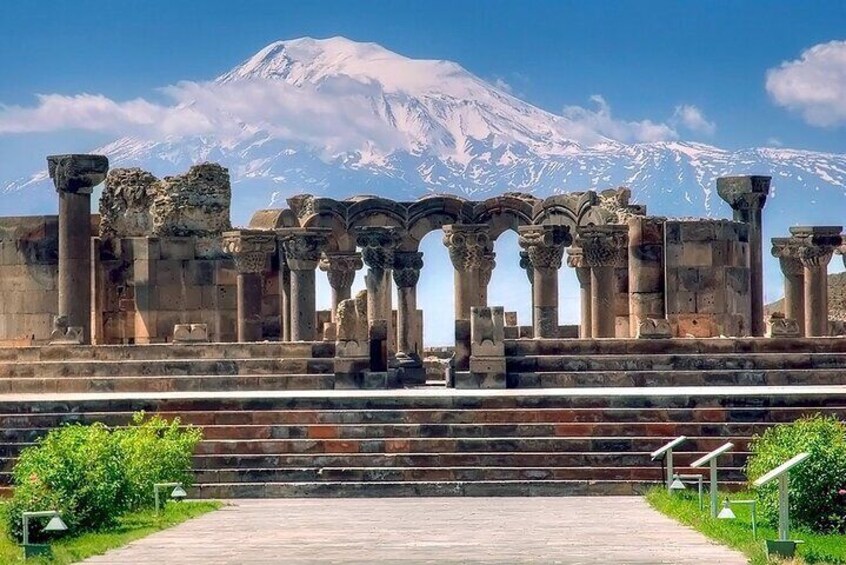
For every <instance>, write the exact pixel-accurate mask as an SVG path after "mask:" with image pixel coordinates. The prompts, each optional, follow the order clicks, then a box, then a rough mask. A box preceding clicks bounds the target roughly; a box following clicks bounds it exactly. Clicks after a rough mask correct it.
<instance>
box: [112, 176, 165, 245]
mask: <svg viewBox="0 0 846 565" xmlns="http://www.w3.org/2000/svg"><path fill="white" fill-rule="evenodd" d="M160 186H161V185H160V183H159V179H157V178H156V177H155V176H153V175H152V174H151V173H148V172H147V171H142V170H141V169H139V168H131V169H112V170H111V171H109V174H108V176H106V184H105V186H104V187H103V195H102V196H101V197H100V237H101V238H104V239H110V238H115V237H144V236H149V235H152V234H153V214H152V211H153V201H154V200H155V197H156V194H157V192H158V191H159V190H160Z"/></svg>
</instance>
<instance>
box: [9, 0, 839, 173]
mask: <svg viewBox="0 0 846 565" xmlns="http://www.w3.org/2000/svg"><path fill="white" fill-rule="evenodd" d="M245 6H246V7H245ZM3 15H4V17H3V18H2V19H0V76H3V77H6V80H3V81H1V82H0V104H5V105H21V106H32V105H33V104H35V99H34V95H35V94H36V93H59V94H68V95H70V94H77V93H81V92H87V93H98V94H104V95H106V96H108V97H109V98H112V99H115V100H126V99H131V98H135V97H139V96H141V97H145V98H148V99H154V98H155V97H156V95H157V93H156V91H155V89H156V88H158V87H162V86H166V85H170V84H174V83H176V82H178V81H180V80H206V79H209V78H212V77H214V76H216V75H217V74H219V73H221V72H223V71H225V70H227V69H229V68H231V67H232V66H234V65H235V64H237V63H238V62H240V61H242V60H243V59H245V58H247V57H248V56H249V55H251V54H253V53H255V52H256V51H258V50H259V49H260V48H261V47H263V46H264V45H266V44H268V43H270V42H271V41H274V40H277V39H288V38H294V37H299V36H304V35H310V36H315V37H328V36H333V35H344V36H346V37H349V38H351V39H355V40H361V41H374V42H377V43H380V44H382V45H383V46H385V47H387V48H389V49H391V50H394V51H397V52H399V53H402V54H404V55H407V56H411V57H416V58H437V59H450V60H454V61H457V62H459V63H460V64H462V65H463V66H464V67H466V68H467V69H469V70H470V71H472V72H474V73H476V74H477V75H480V76H482V77H483V78H486V79H490V80H492V81H495V80H497V79H499V80H503V81H506V82H507V83H508V84H509V85H510V86H511V87H512V88H513V90H514V91H515V92H516V93H518V94H519V95H520V96H521V97H522V98H524V99H526V100H527V101H529V102H531V103H533V104H536V105H538V106H540V107H542V108H544V109H547V110H549V111H552V112H556V113H560V112H561V111H562V109H563V108H564V107H566V106H571V105H580V106H586V107H592V105H591V102H590V101H589V98H590V96H592V95H595V94H599V95H601V96H602V97H603V98H604V99H605V100H606V101H607V103H608V104H609V105H610V106H611V107H612V108H613V113H614V115H615V117H617V118H620V119H625V120H646V119H649V120H652V121H656V122H661V121H665V120H667V119H669V118H670V117H671V115H672V114H673V111H674V108H675V107H676V106H677V105H679V104H691V105H695V106H696V107H697V108H699V109H700V110H701V111H702V113H703V114H704V116H705V117H706V118H707V120H709V121H710V122H712V123H713V124H714V125H715V129H714V133H713V134H710V135H701V136H700V137H702V139H701V140H702V141H706V142H709V143H713V144H715V145H719V146H721V147H726V148H729V149H731V148H740V147H748V146H758V145H764V144H767V143H768V142H769V143H781V144H784V145H785V146H789V147H799V148H807V149H814V150H821V151H831V152H843V151H846V134H844V130H843V128H842V127H816V126H812V125H809V124H807V123H806V122H805V121H804V120H803V119H802V117H801V115H800V114H799V113H798V112H794V111H789V110H787V109H785V108H783V107H779V106H778V105H776V104H774V103H773V101H772V99H771V97H770V96H769V95H768V93H767V91H766V89H765V73H766V71H767V69H770V68H774V67H777V66H778V65H780V64H781V63H782V62H783V61H789V60H794V59H797V58H798V57H799V56H800V54H801V53H802V51H803V50H805V49H807V48H809V47H811V46H813V45H817V44H820V43H825V42H829V41H832V40H837V39H846V3H844V2H840V1H829V2H742V3H740V2H737V3H728V2H680V1H674V2H669V1H661V2H657V1H656V2H637V3H636V2H564V1H547V2H532V1H521V2H516V1H510V2H506V1H501V0H494V1H488V2H469V1H463V2H462V1H451V2H441V1H428V2H398V1H395V2H386V1H371V2H329V1H321V2H316V1H311V2H292V1H287V2H280V1H278V0H277V1H252V2H244V3H235V2H226V1H215V0H209V1H206V2H203V3H195V2H187V1H183V2H179V1H176V2H174V1H170V2H165V1H156V0H148V1H123V2H107V1H91V0H88V1H78V0H77V1H73V2H71V1H64V2H39V4H38V9H37V10H36V9H34V5H33V3H31V2H25V1H20V0H19V1H12V2H7V3H4V14H3ZM102 139H103V137H102V136H98V135H97V134H92V133H83V132H60V133H49V134H45V133H35V134H32V133H28V134H16V135H9V134H6V135H2V134H0V162H7V163H9V162H12V163H14V162H19V161H20V160H21V159H26V155H25V153H24V152H26V153H31V152H38V151H39V150H41V149H44V148H47V147H49V146H51V145H55V144H56V143H61V144H63V145H70V146H73V147H69V148H72V149H78V150H84V149H86V148H90V147H91V145H92V142H94V143H97V142H99V141H102ZM41 152H42V153H43V152H44V151H41Z"/></svg>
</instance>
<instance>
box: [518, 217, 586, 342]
mask: <svg viewBox="0 0 846 565" xmlns="http://www.w3.org/2000/svg"><path fill="white" fill-rule="evenodd" d="M517 233H518V235H519V240H518V241H519V244H520V247H522V248H523V249H524V250H525V251H526V252H528V254H529V261H530V262H531V263H532V269H533V270H534V273H533V274H532V280H534V284H533V285H532V302H533V304H534V307H533V310H534V313H533V315H532V321H533V324H534V337H535V338H556V337H558V269H560V268H561V260H562V258H563V257H564V248H565V247H567V246H568V245H570V244H571V243H572V241H573V238H572V236H571V235H570V228H569V227H567V226H560V225H554V226H553V225H549V226H520V228H519V229H518V232H517Z"/></svg>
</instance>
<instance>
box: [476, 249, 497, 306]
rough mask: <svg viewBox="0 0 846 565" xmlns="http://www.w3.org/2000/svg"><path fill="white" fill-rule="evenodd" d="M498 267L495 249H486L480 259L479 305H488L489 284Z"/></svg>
mask: <svg viewBox="0 0 846 565" xmlns="http://www.w3.org/2000/svg"><path fill="white" fill-rule="evenodd" d="M495 268H496V253H494V251H493V249H486V250H485V251H484V253H483V254H482V257H481V258H480V259H479V272H478V279H477V281H478V285H479V302H478V303H479V306H487V305H488V285H489V284H490V282H491V275H493V270H494V269H495Z"/></svg>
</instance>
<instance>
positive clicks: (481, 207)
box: [473, 192, 540, 241]
mask: <svg viewBox="0 0 846 565" xmlns="http://www.w3.org/2000/svg"><path fill="white" fill-rule="evenodd" d="M538 202H540V200H539V199H538V198H536V197H534V196H532V195H530V194H523V193H519V192H514V193H506V194H504V195H502V196H497V197H494V198H488V199H487V200H484V201H482V202H479V203H478V204H476V205H475V207H474V209H473V223H474V224H488V225H489V226H490V228H491V231H490V235H491V241H496V239H497V238H498V237H499V236H500V235H502V233H503V232H505V231H507V230H511V231H514V232H516V231H517V228H518V227H520V226H527V225H530V224H531V223H532V210H533V208H534V206H535V205H536V204H537V203H538Z"/></svg>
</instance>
